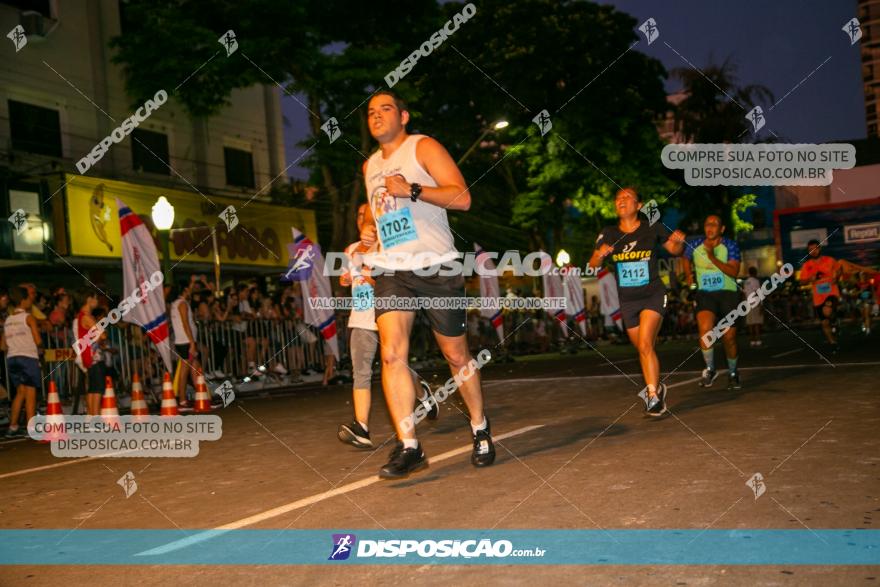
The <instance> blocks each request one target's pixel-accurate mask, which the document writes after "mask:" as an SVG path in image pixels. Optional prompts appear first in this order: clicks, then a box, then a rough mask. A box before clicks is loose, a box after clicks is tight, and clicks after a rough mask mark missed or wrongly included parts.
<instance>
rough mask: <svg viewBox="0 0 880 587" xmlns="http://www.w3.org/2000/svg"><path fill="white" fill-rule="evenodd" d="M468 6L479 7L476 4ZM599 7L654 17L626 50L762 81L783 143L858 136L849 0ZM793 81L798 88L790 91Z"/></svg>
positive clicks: (647, 0)
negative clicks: (730, 63)
mask: <svg viewBox="0 0 880 587" xmlns="http://www.w3.org/2000/svg"><path fill="white" fill-rule="evenodd" d="M475 3H476V5H477V8H478V10H479V2H478V1H477V2H475ZM603 3H604V4H612V5H614V6H616V7H617V8H618V9H619V10H622V11H624V12H628V13H629V14H631V15H633V16H634V17H635V18H636V19H637V20H638V22H639V23H642V22H643V21H644V20H646V19H647V18H649V17H652V18H654V20H655V21H656V22H657V26H658V28H659V29H660V37H659V38H658V39H657V40H655V41H654V42H653V43H652V44H651V45H650V46H649V45H648V44H647V42H646V41H645V40H644V37H643V36H641V33H639V35H640V38H641V39H642V41H641V42H640V43H639V44H638V45H637V46H636V47H635V49H634V50H639V51H642V52H644V53H646V54H647V55H650V56H651V57H654V58H656V59H658V60H659V61H660V62H661V63H663V65H664V66H665V67H666V68H667V70H671V69H672V68H675V67H679V66H685V67H687V66H688V65H687V63H685V61H683V60H682V57H684V58H686V59H687V60H688V61H690V62H691V63H692V64H693V65H695V66H696V67H698V68H701V67H704V66H705V65H706V64H708V63H709V62H710V60H714V61H715V62H716V63H720V62H722V61H723V60H724V59H725V58H727V57H728V56H731V57H733V60H734V61H735V62H736V63H737V65H738V78H739V84H740V85H747V84H752V83H754V84H763V85H765V86H767V87H768V88H770V90H771V91H772V92H773V95H774V96H775V97H776V100H777V105H776V106H775V107H774V108H773V109H772V110H769V111H768V108H769V107H770V106H772V104H765V105H763V109H764V111H765V115H766V117H767V127H768V128H769V129H772V130H773V132H775V133H776V134H777V135H778V136H779V137H780V139H781V140H782V141H783V142H792V143H798V142H811V143H817V142H830V141H834V140H847V139H860V138H864V137H865V132H866V129H865V110H864V109H865V105H864V97H863V94H862V81H861V70H860V67H861V57H860V54H859V44H858V43H856V44H855V45H852V46H851V45H850V42H849V38H848V37H847V36H846V34H845V33H844V32H843V31H842V30H841V28H842V27H843V25H844V24H845V23H846V22H847V21H849V20H850V19H851V18H853V17H854V16H856V8H857V3H856V0H773V1H772V2H767V1H766V0H763V1H761V0H738V1H729V2H720V1H707V0H672V1H659V0H613V1H609V2H603ZM478 14H479V13H478ZM667 44H668V45H669V46H667ZM670 46H671V47H672V48H670ZM673 49H675V51H678V53H680V54H681V56H682V57H680V56H679V55H677V54H676V53H675V51H673ZM829 57H830V58H831V59H830V60H828V61H826V60H827V59H828V58H829ZM823 62H824V65H823ZM820 65H821V67H820ZM817 68H818V69H817ZM811 72H812V75H810V74H811ZM807 76H809V78H808V79H806V81H803V83H801V82H802V80H804V78H807ZM798 83H801V85H800V87H798V88H797V89H795V90H794V91H791V90H792V89H793V88H795V86H797V85H798ZM667 89H668V90H669V92H670V93H671V92H674V91H675V90H677V89H678V88H677V86H676V82H675V81H673V80H670V81H669V82H668V84H667ZM789 91H791V93H789ZM786 94H788V95H787V96H786ZM282 107H283V111H284V115H285V117H286V118H287V120H288V122H289V126H287V127H286V128H285V148H286V154H287V158H288V162H289V161H292V160H294V159H296V157H298V156H299V155H300V154H301V153H302V151H303V148H302V147H298V146H296V143H297V142H298V141H300V140H302V139H303V138H304V137H305V136H307V134H308V131H307V129H306V113H305V110H304V109H303V107H302V106H301V105H299V104H298V103H297V102H296V101H295V100H293V99H292V98H290V97H288V96H285V97H284V98H283V100H282ZM289 174H290V175H291V176H293V177H297V178H301V179H302V178H305V177H306V176H307V173H306V171H305V170H304V169H302V168H299V167H298V166H293V167H291V168H290V171H289Z"/></svg>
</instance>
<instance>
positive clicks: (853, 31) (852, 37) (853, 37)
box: [841, 18, 862, 45]
mask: <svg viewBox="0 0 880 587" xmlns="http://www.w3.org/2000/svg"><path fill="white" fill-rule="evenodd" d="M841 30H843V32H845V33H846V36H848V37H849V44H850V45H855V44H856V43H858V42H859V39H861V38H862V27H861V23H859V19H857V18H853V19H852V20H851V21H849V22H848V23H846V24H845V25H843V29H841Z"/></svg>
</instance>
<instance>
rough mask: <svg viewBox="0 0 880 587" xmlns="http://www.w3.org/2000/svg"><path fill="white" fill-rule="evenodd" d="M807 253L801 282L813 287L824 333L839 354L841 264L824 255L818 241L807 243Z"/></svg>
mask: <svg viewBox="0 0 880 587" xmlns="http://www.w3.org/2000/svg"><path fill="white" fill-rule="evenodd" d="M807 251H808V257H809V258H808V259H807V260H806V262H804V265H803V267H802V268H801V274H800V280H801V281H802V282H804V283H809V284H810V285H811V288H812V291H813V307H815V308H816V316H817V317H818V318H819V320H820V321H821V323H822V332H823V333H824V334H825V339H826V340H827V341H828V344H830V345H831V346H832V348H833V351H834V352H837V350H838V347H837V339H836V334H837V304H838V302H839V300H840V289H838V287H837V279H838V278H839V277H840V272H841V267H840V263H838V262H837V260H836V259H833V258H832V257H829V256H827V255H823V254H822V247H821V245H820V243H819V241H818V240H816V239H813V240H811V241H810V242H808V243H807Z"/></svg>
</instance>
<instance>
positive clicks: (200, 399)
mask: <svg viewBox="0 0 880 587" xmlns="http://www.w3.org/2000/svg"><path fill="white" fill-rule="evenodd" d="M194 411H195V413H196V414H207V413H210V412H211V394H210V392H209V391H208V385H207V384H206V383H205V376H204V375H203V374H202V372H201V371H199V374H198V375H197V376H196V401H195V407H194Z"/></svg>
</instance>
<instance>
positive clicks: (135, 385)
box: [131, 373, 150, 422]
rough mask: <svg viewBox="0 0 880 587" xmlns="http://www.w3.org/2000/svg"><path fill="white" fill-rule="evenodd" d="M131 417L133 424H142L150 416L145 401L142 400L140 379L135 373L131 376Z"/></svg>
mask: <svg viewBox="0 0 880 587" xmlns="http://www.w3.org/2000/svg"><path fill="white" fill-rule="evenodd" d="M131 415H132V416H133V418H132V420H134V421H135V422H144V421H146V420H147V419H148V418H149V416H150V409H149V408H148V407H147V400H146V399H144V390H143V388H142V387H141V378H140V377H138V374H137V373H134V374H133V375H132V376H131Z"/></svg>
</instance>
